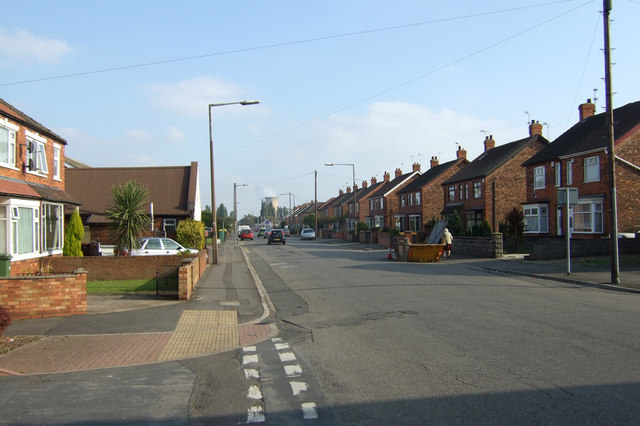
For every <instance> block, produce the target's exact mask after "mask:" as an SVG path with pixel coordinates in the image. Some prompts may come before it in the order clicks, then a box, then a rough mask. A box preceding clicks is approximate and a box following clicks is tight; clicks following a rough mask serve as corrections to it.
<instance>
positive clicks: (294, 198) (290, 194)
mask: <svg viewBox="0 0 640 426" xmlns="http://www.w3.org/2000/svg"><path fill="white" fill-rule="evenodd" d="M279 195H288V196H289V214H288V216H289V225H291V212H292V210H291V196H292V195H293V205H294V206H295V205H296V194H292V193H291V192H288V193H286V194H279Z"/></svg>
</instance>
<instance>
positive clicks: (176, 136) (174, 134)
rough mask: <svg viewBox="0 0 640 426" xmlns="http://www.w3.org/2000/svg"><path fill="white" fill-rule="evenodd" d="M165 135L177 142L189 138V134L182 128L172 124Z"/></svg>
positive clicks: (169, 139) (171, 140) (179, 142)
mask: <svg viewBox="0 0 640 426" xmlns="http://www.w3.org/2000/svg"><path fill="white" fill-rule="evenodd" d="M165 137H166V139H167V140H168V141H169V142H172V143H176V144H181V143H183V142H184V141H185V140H186V139H187V136H186V135H185V133H184V132H183V131H182V130H180V129H178V128H175V127H171V126H169V127H168V128H167V134H166V136H165Z"/></svg>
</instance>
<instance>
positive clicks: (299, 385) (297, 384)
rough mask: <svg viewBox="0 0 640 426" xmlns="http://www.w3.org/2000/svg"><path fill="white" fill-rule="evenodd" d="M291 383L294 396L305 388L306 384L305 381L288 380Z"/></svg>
mask: <svg viewBox="0 0 640 426" xmlns="http://www.w3.org/2000/svg"><path fill="white" fill-rule="evenodd" d="M289 385H291V392H293V395H294V396H297V395H300V392H304V391H306V390H307V384H306V383H305V382H289Z"/></svg>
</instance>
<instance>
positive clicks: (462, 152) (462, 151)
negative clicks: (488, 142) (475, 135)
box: [456, 146, 467, 160]
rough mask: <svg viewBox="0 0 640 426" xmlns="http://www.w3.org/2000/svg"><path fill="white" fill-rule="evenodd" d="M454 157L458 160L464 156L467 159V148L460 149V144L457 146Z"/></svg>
mask: <svg viewBox="0 0 640 426" xmlns="http://www.w3.org/2000/svg"><path fill="white" fill-rule="evenodd" d="M456 158H457V159H458V160H460V159H462V158H464V159H465V160H466V159H467V150H466V149H462V147H461V146H459V147H458V150H457V151H456Z"/></svg>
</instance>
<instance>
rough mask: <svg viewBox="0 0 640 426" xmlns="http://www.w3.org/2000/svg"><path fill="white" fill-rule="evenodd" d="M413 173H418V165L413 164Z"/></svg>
mask: <svg viewBox="0 0 640 426" xmlns="http://www.w3.org/2000/svg"><path fill="white" fill-rule="evenodd" d="M413 171H414V172H419V171H420V163H413Z"/></svg>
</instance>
